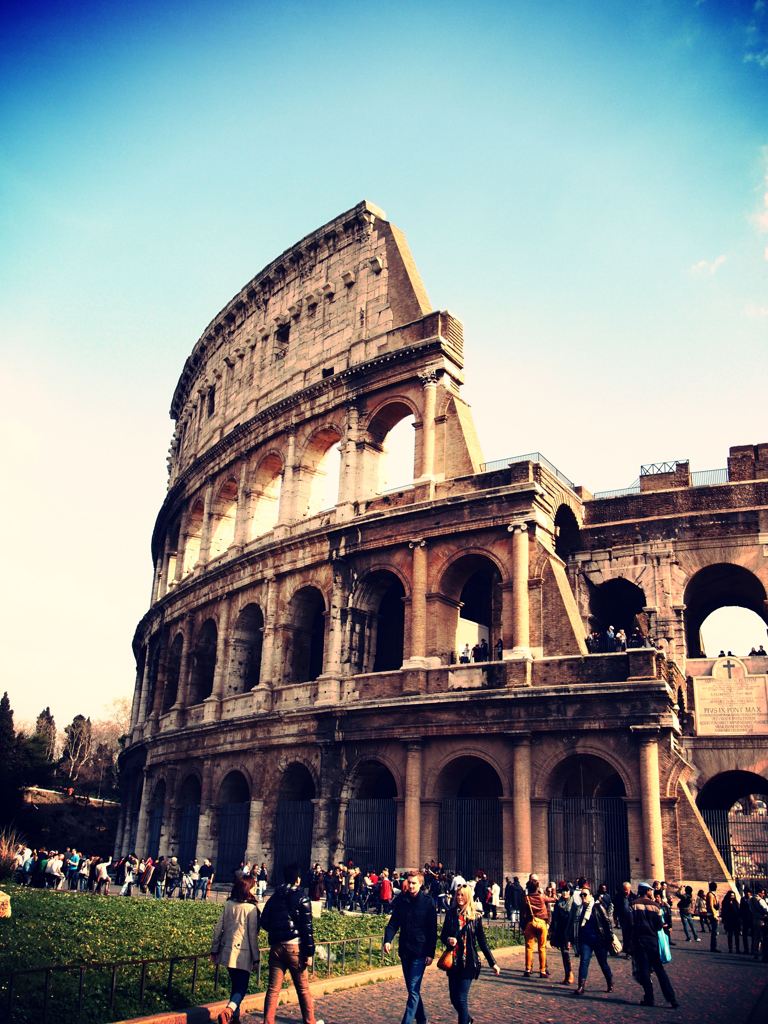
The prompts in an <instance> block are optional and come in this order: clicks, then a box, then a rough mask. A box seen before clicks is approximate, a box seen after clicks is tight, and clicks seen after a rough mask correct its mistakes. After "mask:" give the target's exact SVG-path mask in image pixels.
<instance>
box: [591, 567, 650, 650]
mask: <svg viewBox="0 0 768 1024" xmlns="http://www.w3.org/2000/svg"><path fill="white" fill-rule="evenodd" d="M585 579H586V580H587V587H588V589H589V608H590V616H589V621H590V626H591V629H592V630H594V631H597V632H598V633H599V634H601V636H605V634H606V631H607V630H608V627H609V626H613V627H614V630H616V631H618V630H619V629H623V630H624V632H625V633H626V634H627V640H628V642H630V643H631V641H632V637H633V635H634V636H635V637H638V635H640V634H642V636H646V635H647V634H648V619H647V615H646V612H645V607H646V603H647V602H646V598H645V591H644V590H643V589H642V587H639V586H638V585H637V584H636V583H632V582H631V581H630V580H628V579H625V577H623V576H615V577H613V578H612V579H609V580H605V582H604V583H600V584H598V585H597V586H595V584H593V583H592V581H591V580H590V579H589V577H585ZM609 646H610V645H609ZM611 650H613V648H611ZM606 651H607V653H610V651H608V649H607V648H606ZM593 653H601V652H593Z"/></svg>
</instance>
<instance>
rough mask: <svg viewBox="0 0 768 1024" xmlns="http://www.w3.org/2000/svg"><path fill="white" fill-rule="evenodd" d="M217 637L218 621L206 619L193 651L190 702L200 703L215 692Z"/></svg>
mask: <svg viewBox="0 0 768 1024" xmlns="http://www.w3.org/2000/svg"><path fill="white" fill-rule="evenodd" d="M217 639H218V631H217V629H216V623H215V622H214V621H213V619H206V620H205V622H204V623H203V627H202V629H201V630H200V632H199V634H198V637H197V641H196V643H195V649H194V651H193V652H192V669H191V675H190V680H189V703H190V704H200V703H201V702H202V701H204V700H205V699H206V698H207V697H210V696H211V694H212V693H213V676H214V673H215V671H216V642H217Z"/></svg>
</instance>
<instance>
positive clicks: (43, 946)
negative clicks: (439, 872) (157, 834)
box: [0, 886, 510, 1024]
mask: <svg viewBox="0 0 768 1024" xmlns="http://www.w3.org/2000/svg"><path fill="white" fill-rule="evenodd" d="M7 891H9V892H10V894H11V899H12V907H13V917H11V918H10V919H7V920H0V1019H4V1011H5V1007H6V1004H7V992H8V979H9V975H10V973H11V971H14V970H23V969H25V968H33V967H48V966H59V965H63V966H70V965H81V964H104V963H106V962H109V961H116V960H131V961H140V960H153V959H158V960H166V961H167V960H168V959H169V958H170V957H183V956H191V955H195V954H202V955H204V959H201V960H200V961H198V968H197V974H196V976H195V977H194V979H193V967H192V964H191V962H186V963H180V964H177V965H175V966H174V968H173V976H172V978H171V980H170V983H169V965H168V963H165V964H162V965H160V964H158V965H154V966H153V965H150V966H148V967H147V968H146V974H145V994H144V1000H143V1003H141V1002H140V998H139V990H140V983H141V968H140V966H138V965H137V966H126V967H121V968H119V969H118V971H117V973H116V975H115V983H114V995H113V989H112V985H113V978H112V971H111V970H109V969H105V968H103V967H102V968H97V967H89V968H88V969H87V970H85V971H84V972H83V974H82V978H83V993H84V998H83V1005H82V1013H81V1017H80V1020H81V1021H82V1024H104V1022H106V1021H110V1020H119V1019H121V1018H125V1017H131V1016H139V1015H140V1013H150V1012H153V1011H157V1010H163V1009H172V1008H180V1007H183V1006H190V1005H197V1004H200V1003H205V1002H211V1001H212V1000H214V999H216V998H222V997H223V996H225V995H226V994H227V993H228V988H227V989H226V992H225V991H224V989H225V988H226V984H227V977H226V972H225V971H223V970H222V971H221V972H220V979H219V987H218V988H216V986H215V982H214V971H213V967H212V966H211V964H210V961H209V960H208V958H207V956H205V954H207V953H208V950H209V949H210V940H211V933H212V931H213V927H214V925H215V923H216V921H217V919H218V917H219V914H220V913H221V909H222V904H221V903H214V902H201V901H196V902H188V901H183V900H154V899H145V898H131V899H128V898H124V897H123V898H121V897H119V896H110V897H103V896H93V895H90V894H87V893H67V892H48V891H43V890H39V889H25V888H21V887H18V886H10V887H8V888H7ZM384 922H385V919H384V918H383V917H380V916H377V915H374V914H365V915H354V916H350V915H346V914H338V913H323V915H322V917H321V918H320V920H319V921H315V941H316V944H317V945H318V950H317V955H316V957H315V969H316V971H317V972H318V973H319V974H320V975H322V976H325V975H327V974H342V973H351V972H354V971H357V970H365V969H366V968H367V967H368V965H369V963H371V965H372V966H375V967H378V966H381V965H382V963H396V962H397V961H396V959H394V958H393V957H390V958H388V959H385V958H383V956H382V953H381V937H382V934H383V931H384ZM488 933H489V935H488V937H489V941H490V944H491V946H498V945H504V944H507V943H509V941H510V938H509V933H508V932H501V930H499V929H495V928H489V929H488ZM344 939H346V940H350V941H348V942H347V943H346V946H345V947H344V949H343V951H342V948H341V947H339V946H333V947H329V946H327V945H325V944H326V943H330V942H334V941H338V940H344ZM355 940H359V941H355ZM266 941H267V940H266V935H265V936H264V943H265V946H266ZM329 954H330V959H329ZM262 964H263V966H264V967H266V957H264V956H263V957H262ZM80 978H81V972H80V971H79V970H77V969H75V970H73V971H55V972H53V973H52V975H51V982H50V991H49V995H48V1015H47V1017H48V1020H49V1021H56V1024H67V1022H69V1021H74V1020H75V1019H76V1017H77V1006H78V999H79V985H80ZM265 982H266V969H264V972H263V975H262V977H261V978H259V977H258V976H257V975H256V974H254V975H252V977H251V986H250V991H251V992H257V991H260V990H262V989H263V988H264V987H265ZM193 987H194V991H193ZM44 998H45V997H44V975H43V974H34V975H31V976H29V977H24V976H22V977H20V978H17V981H16V983H15V986H14V999H13V1002H12V1007H11V1011H12V1012H11V1018H10V1020H11V1022H12V1024H31V1022H33V1021H34V1022H35V1024H42V1020H43V1017H42V1008H43V1002H44Z"/></svg>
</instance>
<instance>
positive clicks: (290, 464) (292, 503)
mask: <svg viewBox="0 0 768 1024" xmlns="http://www.w3.org/2000/svg"><path fill="white" fill-rule="evenodd" d="M285 436H286V450H285V466H284V469H283V486H282V487H281V488H280V510H279V512H278V516H277V524H278V526H283V525H285V524H286V523H290V522H293V520H294V519H295V518H296V473H297V469H298V467H297V466H296V465H295V462H296V430H295V429H294V427H289V428H288V430H287V431H286V435H285Z"/></svg>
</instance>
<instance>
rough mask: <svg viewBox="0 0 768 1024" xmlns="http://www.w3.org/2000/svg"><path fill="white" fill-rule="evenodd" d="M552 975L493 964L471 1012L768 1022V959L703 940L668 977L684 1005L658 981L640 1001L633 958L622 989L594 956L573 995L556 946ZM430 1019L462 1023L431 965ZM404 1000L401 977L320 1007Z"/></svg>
mask: <svg viewBox="0 0 768 1024" xmlns="http://www.w3.org/2000/svg"><path fill="white" fill-rule="evenodd" d="M552 953H553V956H552V959H551V964H550V970H551V971H552V977H551V978H550V979H548V980H544V979H541V978H539V977H538V975H535V976H534V977H533V978H529V979H525V978H523V977H522V952H515V953H512V954H508V955H506V956H504V957H503V958H501V959H500V960H499V963H500V965H501V967H502V974H501V976H500V977H499V978H495V977H494V976H493V975H492V974H491V973H490V972H489V971H488V970H487V969H484V970H483V973H482V974H481V975H480V978H479V979H478V980H477V982H475V984H474V985H473V986H472V992H471V995H470V1012H471V1013H472V1014H473V1015H474V1018H475V1021H476V1024H513V1022H515V1021H524V1022H525V1024H577V1022H578V1024H598V1022H599V1024H635V1022H638V1024H639V1022H642V1024H651V1022H653V1021H656V1020H664V1021H667V1020H668V1021H669V1022H670V1024H673V1022H675V1021H684V1022H691V1024H709V1022H713V1024H714V1022H717V1024H766V1022H768V965H766V964H762V963H755V961H754V960H752V959H751V957H741V956H736V955H735V954H734V955H730V954H728V953H719V954H718V953H710V952H709V950H708V949H706V948H705V947H704V945H703V944H702V945H701V946H694V947H693V948H691V947H690V946H686V945H685V944H684V945H683V946H680V945H676V946H674V947H673V950H672V954H673V963H671V964H670V965H669V968H668V970H669V976H670V978H671V980H672V984H673V986H674V988H675V991H676V994H677V998H678V1001H679V1003H680V1009H678V1010H672V1009H671V1008H670V1007H668V1006H667V1005H666V1003H664V1001H663V999H662V997H661V993H660V992H659V989H658V982H655V989H656V994H657V995H656V1006H655V1007H654V1008H653V1009H650V1008H647V1007H642V1006H639V1005H638V1003H639V1001H640V998H641V996H642V989H641V988H640V986H639V985H638V984H637V982H635V981H634V980H633V978H632V975H631V971H630V962H629V961H627V960H623V959H612V960H611V965H612V967H613V971H614V984H615V990H614V991H613V992H612V993H611V994H610V995H608V994H607V993H606V991H605V982H604V979H603V976H602V973H601V972H600V968H599V965H598V964H597V963H596V961H594V960H593V961H592V964H591V966H590V972H589V979H588V982H587V991H586V993H585V994H584V996H583V997H582V998H580V999H577V998H574V997H573V996H572V995H571V992H572V990H573V989H574V988H575V986H570V987H566V986H565V985H560V984H559V981H560V979H561V978H562V972H561V963H560V954H559V953H557V951H552ZM422 994H423V996H424V1003H425V1006H426V1008H427V1013H428V1014H429V1020H430V1024H455V1022H456V1014H455V1012H454V1010H453V1008H452V1007H451V1004H450V1001H449V999H448V985H447V982H446V980H445V976H444V975H443V974H442V973H441V972H440V971H437V970H436V969H434V968H432V969H430V970H428V971H427V974H426V976H425V978H424V984H423V987H422ZM404 1005H405V989H404V987H403V984H402V981H399V980H398V981H382V982H378V983H377V984H374V985H366V986H363V987H360V988H355V989H349V990H347V991H344V992H336V993H333V994H331V995H327V996H321V997H319V998H318V999H317V1001H316V1012H317V1015H318V1017H319V1018H322V1019H323V1020H324V1021H325V1022H326V1024H400V1020H401V1017H402V1013H403V1007H404ZM261 1019H262V1018H261V1014H259V1013H255V1014H253V1013H252V1014H247V1015H245V1016H244V1018H243V1020H244V1022H245V1024H260V1022H261ZM277 1019H278V1021H279V1022H280V1024H287V1022H289V1021H301V1012H300V1011H299V1009H298V1007H297V1006H285V1007H281V1008H280V1010H279V1012H278V1015H277Z"/></svg>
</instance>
